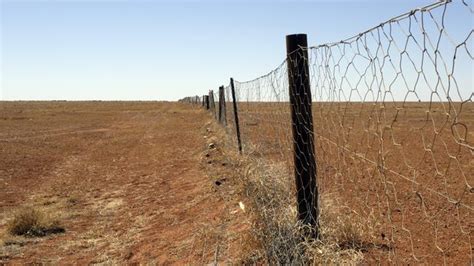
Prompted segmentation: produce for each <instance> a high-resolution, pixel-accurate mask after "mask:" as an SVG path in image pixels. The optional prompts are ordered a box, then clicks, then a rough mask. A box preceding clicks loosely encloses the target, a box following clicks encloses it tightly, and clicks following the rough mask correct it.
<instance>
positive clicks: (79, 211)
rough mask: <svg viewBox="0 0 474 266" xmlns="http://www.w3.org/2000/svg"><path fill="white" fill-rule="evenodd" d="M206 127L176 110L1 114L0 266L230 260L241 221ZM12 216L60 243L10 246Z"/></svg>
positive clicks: (6, 105)
mask: <svg viewBox="0 0 474 266" xmlns="http://www.w3.org/2000/svg"><path fill="white" fill-rule="evenodd" d="M212 121H213V119H212V118H211V116H210V114H209V113H206V112H205V111H203V110H201V109H198V108H192V107H191V106H189V105H184V104H179V103H157V102H2V103H0V128H1V131H0V264H2V263H8V264H10V263H11V264H17V263H58V264H64V263H79V264H83V263H103V262H105V263H123V262H125V263H134V262H151V263H158V264H174V263H177V264H183V263H188V264H189V263H200V264H205V263H213V262H228V261H235V260H237V259H238V257H239V248H238V246H240V245H241V242H242V241H244V239H243V238H244V235H245V231H246V230H247V229H248V227H249V226H248V219H247V218H246V216H245V213H244V212H243V211H242V210H241V209H240V208H239V204H238V202H239V201H241V198H240V196H239V195H238V194H237V193H236V192H235V191H234V189H233V187H232V179H233V178H235V176H233V171H232V169H231V166H230V165H229V166H228V165H227V164H226V162H225V159H223V156H222V154H221V153H220V152H219V147H218V143H217V142H216V143H214V145H211V147H210V146H209V144H210V142H212V141H213V134H215V132H213V130H212V129H210V128H212V127H211V126H212V123H214V122H212ZM216 146H217V147H216ZM214 166H216V167H214ZM216 181H219V182H216ZM22 206H33V207H34V208H40V209H44V210H46V211H48V212H49V213H52V214H53V215H55V216H56V217H58V218H59V220H60V222H61V225H62V226H63V227H64V228H65V233H61V234H54V235H49V236H47V237H43V238H28V237H13V236H10V235H9V234H7V233H6V232H5V230H6V225H7V223H8V221H9V220H10V219H11V217H12V215H13V213H14V211H15V210H17V209H18V208H21V207H22ZM2 240H3V241H2Z"/></svg>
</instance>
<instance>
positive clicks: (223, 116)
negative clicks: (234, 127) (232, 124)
mask: <svg viewBox="0 0 474 266" xmlns="http://www.w3.org/2000/svg"><path fill="white" fill-rule="evenodd" d="M219 123H221V124H222V125H224V126H225V125H226V124H227V119H226V110H225V93H224V86H220V87H219Z"/></svg>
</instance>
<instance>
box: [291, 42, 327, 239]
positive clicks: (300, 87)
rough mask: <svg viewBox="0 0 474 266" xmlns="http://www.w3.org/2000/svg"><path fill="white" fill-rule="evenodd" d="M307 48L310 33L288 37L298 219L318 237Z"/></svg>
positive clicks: (316, 188) (317, 208) (317, 203)
mask: <svg viewBox="0 0 474 266" xmlns="http://www.w3.org/2000/svg"><path fill="white" fill-rule="evenodd" d="M307 47H308V41H307V38H306V34H294V35H288V36H286V52H287V65H288V84H289V93H290V104H291V119H292V131H293V148H294V151H293V153H294V155H293V157H294V163H295V179H296V189H297V204H298V219H299V220H300V221H301V222H302V223H303V224H304V225H307V226H310V228H312V230H311V235H312V236H313V237H316V238H318V237H319V228H318V227H319V221H318V220H319V202H318V200H319V199H318V187H317V181H316V173H317V172H316V160H315V150H314V131H313V115H312V107H311V88H310V84H309V80H310V77H309V67H308V50H307Z"/></svg>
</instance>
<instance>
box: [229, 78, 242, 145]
mask: <svg viewBox="0 0 474 266" xmlns="http://www.w3.org/2000/svg"><path fill="white" fill-rule="evenodd" d="M230 89H231V91H232V102H233V105H234V120H235V131H236V133H237V144H238V145H239V152H240V153H242V141H241V140H240V126H239V111H238V110H237V100H236V99H235V88H234V79H233V78H230Z"/></svg>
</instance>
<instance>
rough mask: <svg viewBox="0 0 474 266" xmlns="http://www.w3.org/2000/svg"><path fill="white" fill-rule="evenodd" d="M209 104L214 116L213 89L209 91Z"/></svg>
mask: <svg viewBox="0 0 474 266" xmlns="http://www.w3.org/2000/svg"><path fill="white" fill-rule="evenodd" d="M209 106H210V109H211V112H213V115H214V117H216V102H215V101H214V91H213V90H210V91H209Z"/></svg>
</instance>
